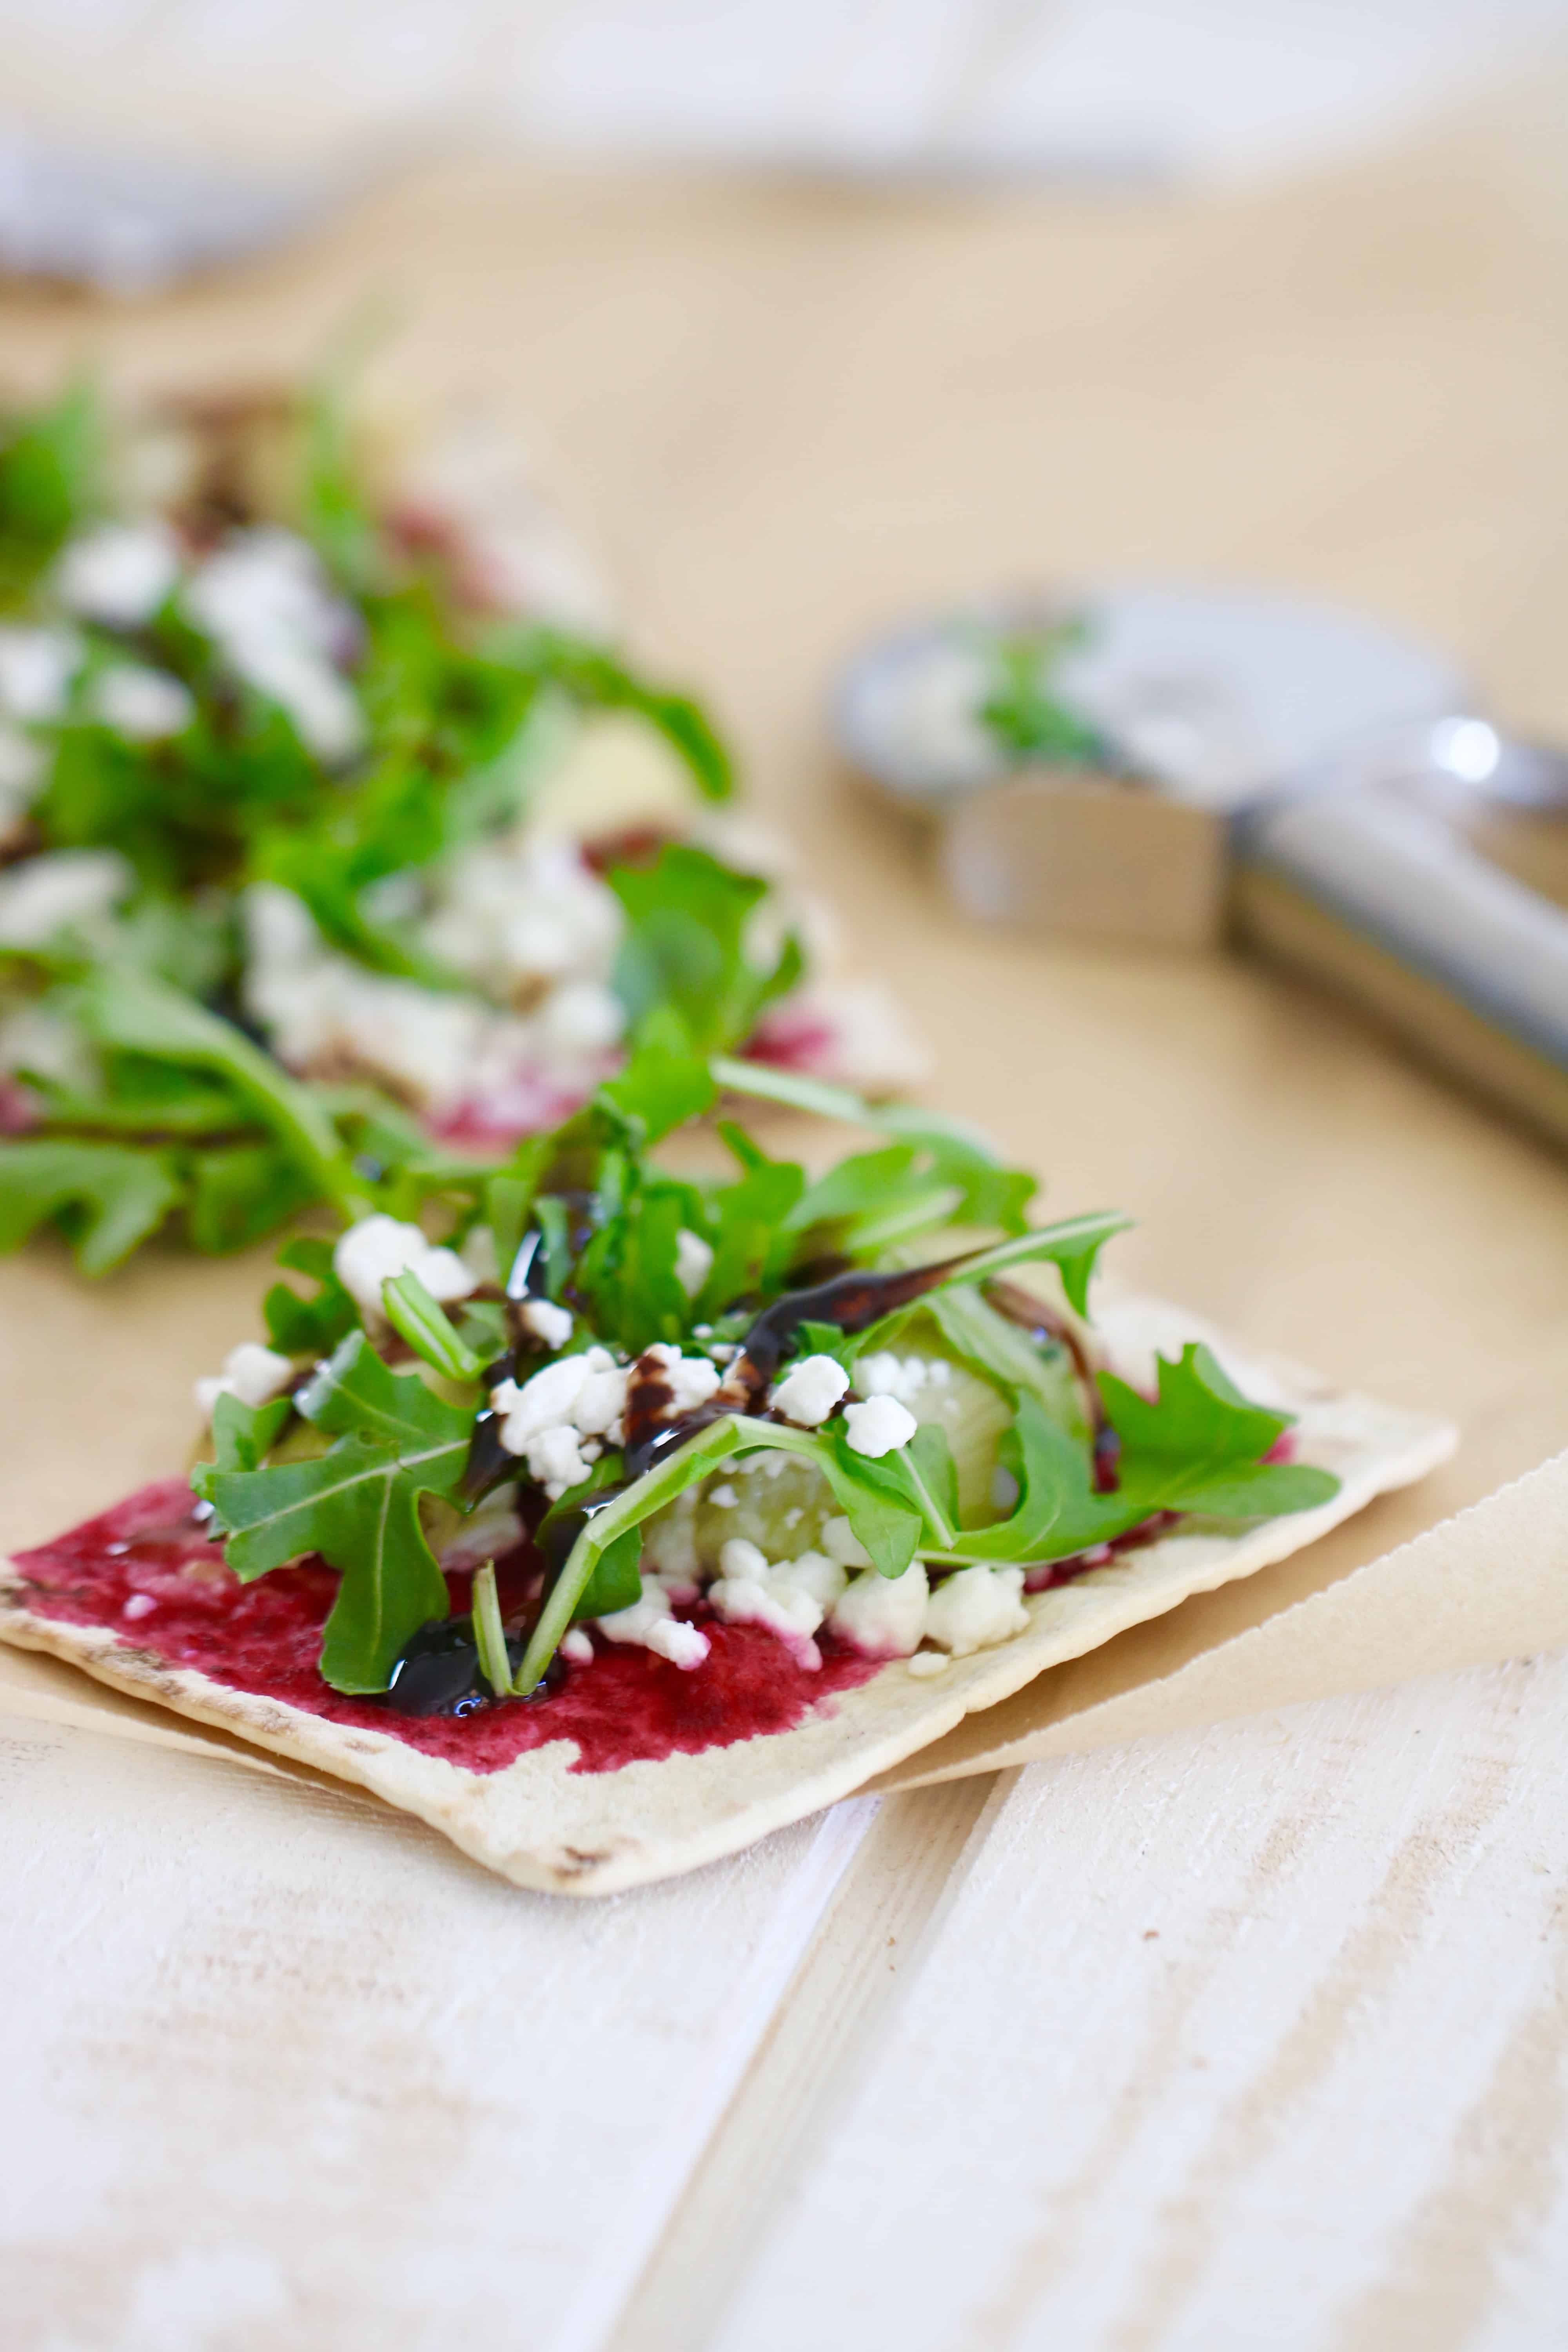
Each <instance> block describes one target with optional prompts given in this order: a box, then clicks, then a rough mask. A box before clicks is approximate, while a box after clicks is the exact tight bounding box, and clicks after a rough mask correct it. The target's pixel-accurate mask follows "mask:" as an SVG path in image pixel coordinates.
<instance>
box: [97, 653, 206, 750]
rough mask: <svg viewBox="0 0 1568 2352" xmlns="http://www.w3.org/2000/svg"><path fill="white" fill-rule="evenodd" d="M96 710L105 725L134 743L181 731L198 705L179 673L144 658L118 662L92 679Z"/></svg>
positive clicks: (154, 739) (194, 713) (153, 740)
mask: <svg viewBox="0 0 1568 2352" xmlns="http://www.w3.org/2000/svg"><path fill="white" fill-rule="evenodd" d="M92 711H93V716H94V718H95V719H100V720H101V721H102V723H103V725H104V726H105V727H112V728H113V729H114V730H116V732H117V733H119V734H121V735H124V736H127V737H129V738H130V740H132V742H133V743H156V742H159V741H161V740H163V738H164V737H165V736H168V735H178V734H179V733H180V732H181V730H183V729H184V728H186V727H188V726H189V725H190V723H191V721H192V719H194V718H195V715H196V706H195V702H194V701H193V700H192V698H191V696H190V694H189V692H188V691H187V689H186V688H184V686H182V685H181V683H180V681H179V679H178V678H177V677H170V676H169V674H168V672H167V671H166V670H161V669H148V668H146V667H144V665H143V664H142V663H141V662H117V663H115V664H114V666H113V667H112V668H110V669H106V670H101V671H100V673H99V675H98V677H96V678H95V679H94V680H93V682H92Z"/></svg>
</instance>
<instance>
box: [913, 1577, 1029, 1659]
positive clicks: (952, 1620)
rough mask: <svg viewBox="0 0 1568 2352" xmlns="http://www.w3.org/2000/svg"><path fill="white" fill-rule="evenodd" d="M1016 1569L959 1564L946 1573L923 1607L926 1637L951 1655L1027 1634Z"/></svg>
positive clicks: (1021, 1585) (1021, 1581) (963, 1654)
mask: <svg viewBox="0 0 1568 2352" xmlns="http://www.w3.org/2000/svg"><path fill="white" fill-rule="evenodd" d="M1028 1627H1029V1612H1028V1611H1027V1610H1026V1608H1025V1606H1024V1571H1023V1570H1022V1569H1021V1568H986V1567H984V1565H976V1566H975V1567H973V1568H961V1569H959V1570H957V1572H956V1574H954V1575H952V1576H949V1577H945V1578H944V1579H943V1580H942V1583H941V1584H939V1585H938V1586H937V1588H936V1591H934V1592H933V1593H932V1594H931V1601H930V1604H929V1606H928V1607H927V1610H926V1640H927V1641H928V1642H934V1643H935V1644H936V1646H937V1648H938V1649H939V1650H946V1651H948V1652H949V1653H950V1654H952V1656H953V1657H955V1658H966V1657H968V1655H969V1654H970V1652H971V1651H972V1650H989V1649H990V1648H991V1647H992V1646H993V1645H994V1643H997V1642H1010V1641H1011V1640H1012V1638H1013V1636H1014V1634H1015V1633H1027V1631H1028Z"/></svg>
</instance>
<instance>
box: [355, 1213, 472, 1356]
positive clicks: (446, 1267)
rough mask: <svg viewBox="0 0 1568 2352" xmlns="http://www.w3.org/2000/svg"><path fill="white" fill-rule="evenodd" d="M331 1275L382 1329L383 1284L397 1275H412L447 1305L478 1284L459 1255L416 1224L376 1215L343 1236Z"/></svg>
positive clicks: (464, 1295)
mask: <svg viewBox="0 0 1568 2352" xmlns="http://www.w3.org/2000/svg"><path fill="white" fill-rule="evenodd" d="M332 1271H333V1273H334V1274H335V1275H336V1276H337V1277H338V1280H339V1281H340V1282H341V1283H342V1286H343V1288H344V1289H345V1290H346V1291H347V1292H348V1294H349V1297H351V1298H352V1299H353V1302H354V1304H355V1305H356V1306H357V1307H359V1308H360V1310H361V1312H362V1313H363V1316H364V1318H365V1320H366V1322H367V1324H370V1325H373V1326H376V1327H378V1328H379V1327H383V1326H384V1323H385V1319H386V1318H385V1314H384V1308H383V1306H382V1297H381V1290H382V1285H383V1283H384V1282H387V1281H389V1280H390V1279H391V1278H392V1276H394V1275H398V1274H413V1275H416V1276H418V1278H419V1280H420V1281H421V1282H422V1283H423V1284H424V1285H425V1287H426V1290H427V1291H428V1292H429V1293H430V1296H431V1297H432V1298H434V1299H437V1300H438V1301H439V1302H440V1304H441V1305H443V1306H447V1305H449V1304H450V1303H451V1301H452V1300H454V1299H458V1298H467V1297H468V1294H469V1292H470V1291H471V1290H476V1289H477V1288H478V1287H479V1285H478V1283H477V1281H476V1279H475V1277H474V1276H473V1274H472V1273H471V1272H470V1271H469V1269H468V1267H467V1266H466V1265H464V1264H463V1261H462V1259H461V1258H460V1257H459V1256H458V1253H457V1251H456V1250H450V1249H443V1248H441V1247H440V1246H438V1244H436V1243H434V1242H428V1241H426V1238H425V1235H424V1234H422V1233H421V1232H420V1230H419V1228H418V1226H417V1225H405V1224H400V1223H398V1221H397V1219H396V1218H395V1217H389V1216H386V1215H384V1214H383V1213H379V1212H378V1213H376V1214H375V1215H374V1216H372V1217H362V1218H361V1219H360V1221H359V1223H358V1224H357V1225H351V1226H350V1227H349V1229H348V1231H347V1233H346V1234H341V1235H340V1236H339V1240H338V1244H337V1247H336V1248H335V1249H334V1250H333V1252H332Z"/></svg>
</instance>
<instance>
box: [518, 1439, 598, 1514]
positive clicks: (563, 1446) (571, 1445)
mask: <svg viewBox="0 0 1568 2352" xmlns="http://www.w3.org/2000/svg"><path fill="white" fill-rule="evenodd" d="M582 1441H583V1433H582V1432H581V1430H577V1429H574V1428H572V1427H571V1426H570V1424H569V1423H557V1424H556V1425H555V1426H554V1427H553V1428H551V1429H542V1430H540V1431H539V1432H538V1433H537V1434H536V1435H534V1436H532V1437H531V1438H529V1439H528V1441H527V1443H526V1444H524V1446H523V1448H522V1454H523V1458H524V1460H525V1461H526V1462H527V1464H528V1475H529V1476H530V1477H531V1478H533V1479H536V1480H537V1481H538V1483H539V1484H540V1486H542V1487H543V1489H544V1491H545V1493H546V1494H547V1495H548V1496H549V1497H550V1499H551V1501H552V1503H558V1502H559V1501H560V1499H561V1497H562V1496H563V1495H564V1494H565V1492H566V1490H567V1488H568V1487H570V1486H581V1485H582V1483H583V1481H584V1478H585V1477H586V1476H587V1475H588V1472H589V1469H590V1467H591V1457H590V1456H588V1455H586V1454H584V1451H583V1442H582Z"/></svg>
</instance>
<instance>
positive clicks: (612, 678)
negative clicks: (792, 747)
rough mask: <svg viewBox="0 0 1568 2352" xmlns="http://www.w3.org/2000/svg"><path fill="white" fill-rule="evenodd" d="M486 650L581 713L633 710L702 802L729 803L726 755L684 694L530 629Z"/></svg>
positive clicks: (497, 639) (606, 655) (513, 631)
mask: <svg viewBox="0 0 1568 2352" xmlns="http://www.w3.org/2000/svg"><path fill="white" fill-rule="evenodd" d="M490 649H491V651H492V652H493V653H494V654H495V655H496V656H498V657H500V658H503V659H505V660H507V661H508V662H510V663H511V664H513V665H515V666H516V667H518V668H519V669H521V670H524V671H527V672H529V673H531V675H532V676H534V677H537V678H540V679H542V680H547V681H548V682H549V683H550V684H551V685H552V686H554V687H556V688H560V689H562V690H563V692H564V693H566V694H567V695H569V696H570V697H571V698H572V699H573V700H574V702H577V703H579V704H581V705H583V706H584V708H586V709H598V710H634V711H636V712H637V715H638V716H639V717H640V718H643V719H647V721H648V723H649V724H650V726H653V727H655V728H657V729H658V732H659V733H660V734H661V735H662V736H663V737H664V738H665V740H666V741H667V742H668V743H669V744H670V745H671V746H672V748H673V749H674V750H675V751H678V752H679V754H680V757H681V758H682V760H684V761H685V762H686V765H687V767H688V769H689V772H690V774H691V778H692V781H693V782H694V783H695V784H696V786H697V789H698V791H699V792H700V793H701V794H702V796H703V798H704V799H705V800H710V801H724V800H728V799H729V797H730V795H731V793H732V792H733V790H734V788H735V776H734V768H733V765H732V762H731V758H730V754H729V752H728V751H726V750H725V748H724V745H723V743H722V741H721V739H720V737H719V736H718V734H717V733H716V732H715V730H714V728H713V725H712V722H711V720H710V719H709V718H708V716H707V714H706V713H705V712H704V710H703V709H702V708H701V706H700V704H699V703H698V702H696V701H694V700H693V699H692V698H691V697H690V696H689V695H685V694H676V693H672V692H671V691H670V690H669V688H667V687H656V686H650V685H648V683H647V680H646V679H643V678H640V677H637V675H636V673H635V672H634V671H632V670H630V669H628V668H627V667H626V664H625V663H624V662H623V661H622V660H621V659H620V657H619V656H618V655H616V654H615V653H613V652H611V651H610V649H609V648H608V647H607V646H599V645H593V644H590V643H589V642H588V641H587V640H586V639H585V638H582V637H574V636H570V635H567V634H566V633H565V632H564V631H563V630H560V629H551V628H545V627H539V626H533V627H529V628H525V629H521V630H519V629H517V628H515V627H512V628H508V629H504V630H501V631H500V632H498V633H497V634H496V635H495V636H494V638H493V639H492V641H491V648H490Z"/></svg>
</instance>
